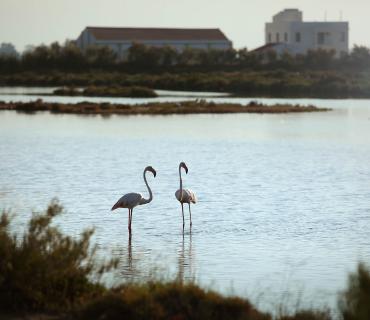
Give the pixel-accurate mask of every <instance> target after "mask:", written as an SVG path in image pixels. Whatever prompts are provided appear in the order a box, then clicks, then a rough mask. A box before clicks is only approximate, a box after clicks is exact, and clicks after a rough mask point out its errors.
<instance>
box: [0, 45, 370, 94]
mask: <svg viewBox="0 0 370 320" xmlns="http://www.w3.org/2000/svg"><path fill="white" fill-rule="evenodd" d="M1 85H2V86H4V85H25V86H84V87H86V86H112V85H118V86H144V87H148V88H152V89H163V90H184V91H217V92H231V93H235V94H238V95H247V96H277V97H284V96H285V97H334V98H341V97H370V49H369V48H366V47H361V46H355V47H354V49H353V50H352V51H351V52H350V54H348V55H344V56H342V57H340V58H338V57H336V56H335V53H334V52H333V51H324V50H321V51H320V50H319V51H310V52H308V53H307V54H306V55H297V56H291V55H289V54H283V55H281V56H277V55H276V54H275V53H274V52H273V51H270V52H264V53H258V52H255V51H248V50H247V49H240V50H234V49H230V50H226V51H220V50H208V51H207V50H196V49H190V48H188V49H186V50H184V51H183V52H177V51H176V50H174V49H173V48H170V47H164V48H163V47H162V48H156V47H146V46H144V45H141V44H134V45H133V46H132V47H131V48H130V49H129V52H128V56H127V58H126V59H125V60H119V59H118V58H117V56H116V55H115V53H114V52H113V51H112V50H111V49H110V48H108V47H103V46H100V47H99V46H96V47H89V48H88V49H87V50H86V51H81V50H80V49H79V48H77V47H76V46H75V45H74V44H73V42H66V43H65V44H64V45H60V44H59V43H53V44H51V45H50V46H45V45H41V46H37V47H33V48H30V49H29V50H27V51H25V52H24V53H23V54H22V55H21V56H16V55H3V56H0V86H1Z"/></svg>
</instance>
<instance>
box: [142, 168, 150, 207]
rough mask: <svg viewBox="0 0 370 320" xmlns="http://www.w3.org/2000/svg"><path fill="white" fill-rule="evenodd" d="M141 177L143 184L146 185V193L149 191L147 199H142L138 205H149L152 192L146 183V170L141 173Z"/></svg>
mask: <svg viewBox="0 0 370 320" xmlns="http://www.w3.org/2000/svg"><path fill="white" fill-rule="evenodd" d="M143 176H144V182H145V184H146V187H147V188H148V191H149V199H143V200H142V201H141V202H140V204H146V203H149V202H151V201H152V200H153V193H152V190H151V189H150V187H149V185H148V181H146V170H144V173H143Z"/></svg>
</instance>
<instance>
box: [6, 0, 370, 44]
mask: <svg viewBox="0 0 370 320" xmlns="http://www.w3.org/2000/svg"><path fill="white" fill-rule="evenodd" d="M284 8H298V9H300V10H302V11H303V18H304V20H306V21H319V20H324V17H325V15H326V17H327V21H332V20H339V19H340V16H341V12H342V17H343V20H344V21H349V23H350V46H351V47H352V46H353V44H359V45H366V46H369V47H370V18H369V16H370V0H299V1H298V0H0V43H1V42H12V43H13V44H14V45H15V46H16V47H17V50H23V49H24V47H25V46H26V45H38V44H41V43H44V44H50V43H51V42H54V41H59V42H62V43H63V42H64V40H66V39H76V38H77V37H78V35H79V34H80V32H81V31H82V30H83V29H84V28H85V27H86V26H111V27H179V28H180V27H184V28H220V29H221V30H222V31H223V32H224V33H225V34H226V36H227V37H228V38H229V39H230V40H231V41H233V44H234V47H236V48H241V47H247V48H249V49H253V48H255V47H257V46H260V45H263V43H264V24H265V22H268V21H270V20H271V18H272V16H273V15H274V14H275V13H277V12H278V11H281V10H282V9H284Z"/></svg>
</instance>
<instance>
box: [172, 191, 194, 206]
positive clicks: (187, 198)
mask: <svg viewBox="0 0 370 320" xmlns="http://www.w3.org/2000/svg"><path fill="white" fill-rule="evenodd" d="M175 196H176V199H177V200H178V201H180V202H183V203H190V202H192V203H196V202H197V197H196V196H195V193H194V192H193V191H191V190H190V189H182V198H181V189H178V190H177V191H176V193H175Z"/></svg>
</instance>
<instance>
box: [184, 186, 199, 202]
mask: <svg viewBox="0 0 370 320" xmlns="http://www.w3.org/2000/svg"><path fill="white" fill-rule="evenodd" d="M185 191H186V193H187V196H188V199H189V202H192V203H197V201H198V199H197V196H196V195H195V192H194V191H193V190H190V189H185Z"/></svg>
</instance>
